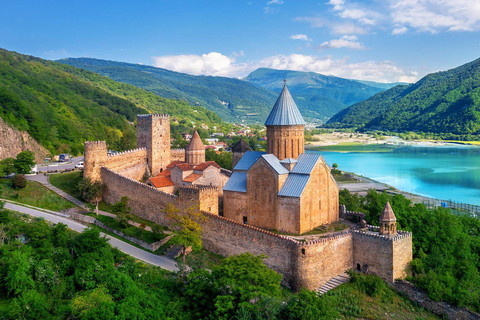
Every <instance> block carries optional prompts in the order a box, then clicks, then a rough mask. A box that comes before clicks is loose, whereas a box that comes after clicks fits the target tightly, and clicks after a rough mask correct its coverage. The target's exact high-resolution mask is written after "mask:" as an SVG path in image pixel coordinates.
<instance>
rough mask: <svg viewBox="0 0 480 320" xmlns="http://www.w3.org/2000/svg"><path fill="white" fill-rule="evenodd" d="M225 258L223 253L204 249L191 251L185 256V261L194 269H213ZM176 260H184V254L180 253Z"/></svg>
mask: <svg viewBox="0 0 480 320" xmlns="http://www.w3.org/2000/svg"><path fill="white" fill-rule="evenodd" d="M223 259H225V258H224V257H222V256H221V255H218V254H215V253H213V252H210V251H207V250H205V249H202V250H200V251H199V252H190V253H189V254H188V255H187V257H186V258H185V263H186V264H187V265H188V266H190V267H192V268H193V269H194V270H198V269H210V270H212V269H213V268H214V267H216V266H218V265H220V263H221V262H222V260H223ZM176 260H177V261H182V256H181V255H180V256H179V257H178V258H177V259H176Z"/></svg>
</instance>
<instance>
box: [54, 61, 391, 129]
mask: <svg viewBox="0 0 480 320" xmlns="http://www.w3.org/2000/svg"><path fill="white" fill-rule="evenodd" d="M58 62H60V63H64V64H68V65H70V66H74V67H77V68H82V69H86V70H89V71H93V72H96V73H99V74H101V75H104V76H108V77H110V78H111V79H113V80H115V81H120V82H124V83H128V84H133V85H135V86H137V87H140V88H143V89H145V90H148V91H151V92H153V93H155V94H157V95H159V96H162V97H165V98H170V99H180V100H184V101H187V102H188V103H190V104H192V105H201V106H204V107H205V108H207V109H208V110H211V111H213V112H215V113H216V114H218V115H219V116H220V117H222V119H223V120H224V121H229V122H240V120H246V121H248V122H252V123H263V122H264V121H265V119H266V117H267V116H268V114H269V112H270V109H271V108H272V106H273V104H274V103H275V100H276V98H277V97H278V94H279V92H280V91H281V89H282V85H283V79H284V78H287V79H288V80H287V81H288V82H287V84H288V87H289V89H290V92H291V93H292V95H293V97H294V99H295V101H296V102H297V105H298V107H299V109H300V111H301V112H302V114H303V115H304V116H305V117H306V118H307V119H309V120H311V121H314V122H315V121H318V120H321V121H324V120H326V119H328V118H330V117H331V116H333V115H334V114H335V113H337V112H338V111H340V110H342V109H344V108H346V107H347V106H349V105H351V104H353V103H356V102H358V101H361V100H364V99H367V98H369V97H370V96H372V95H374V94H376V93H378V92H380V91H383V90H385V86H387V88H390V87H391V86H393V85H395V84H376V83H374V82H372V83H369V84H364V83H360V82H358V81H355V80H348V79H342V78H338V77H332V76H324V75H321V74H318V73H314V72H299V71H284V70H274V69H265V68H262V69H257V70H256V71H254V72H252V73H251V74H250V75H248V76H247V77H246V78H245V79H243V80H240V79H233V78H225V77H213V76H192V75H188V74H184V73H179V72H174V71H170V70H166V69H162V68H156V67H153V66H146V65H140V64H132V63H125V62H116V61H107V60H99V59H91V58H68V59H62V60H58ZM375 85H376V86H375Z"/></svg>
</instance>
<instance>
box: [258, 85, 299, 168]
mask: <svg viewBox="0 0 480 320" xmlns="http://www.w3.org/2000/svg"><path fill="white" fill-rule="evenodd" d="M283 81H284V85H283V90H282V92H281V93H280V96H279V97H278V99H277V102H275V106H274V107H273V109H272V111H271V112H270V115H269V116H268V118H267V120H266V121H265V126H267V153H270V154H274V155H275V156H276V157H277V158H278V159H279V160H283V159H285V158H293V159H297V157H298V156H299V155H300V154H302V153H304V152H305V146H304V130H305V120H303V117H302V115H301V114H300V111H299V110H298V108H297V105H296V104H295V101H293V98H292V96H291V95H290V92H289V91H288V89H287V85H286V80H283Z"/></svg>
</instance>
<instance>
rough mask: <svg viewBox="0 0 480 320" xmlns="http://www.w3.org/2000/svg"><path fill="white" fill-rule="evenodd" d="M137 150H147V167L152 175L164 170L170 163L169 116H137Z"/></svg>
mask: <svg viewBox="0 0 480 320" xmlns="http://www.w3.org/2000/svg"><path fill="white" fill-rule="evenodd" d="M137 148H146V149H147V161H148V167H149V169H150V172H151V173H152V175H156V174H158V173H160V171H161V170H162V169H165V168H166V167H167V165H168V164H169V163H170V162H171V161H170V160H171V157H170V116H169V115H167V114H161V115H159V114H139V115H137Z"/></svg>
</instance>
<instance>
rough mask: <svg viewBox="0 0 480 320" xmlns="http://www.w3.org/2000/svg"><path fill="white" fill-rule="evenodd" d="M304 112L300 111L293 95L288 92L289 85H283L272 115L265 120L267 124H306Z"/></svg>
mask: <svg viewBox="0 0 480 320" xmlns="http://www.w3.org/2000/svg"><path fill="white" fill-rule="evenodd" d="M304 124H305V120H303V117H302V114H301V113H300V111H298V108H297V105H296V104H295V101H293V98H292V95H291V94H290V92H288V89H287V86H283V90H282V92H281V93H280V96H279V97H278V99H277V102H275V105H274V106H273V109H272V111H271V112H270V115H269V116H268V118H267V120H266V121H265V125H266V126H293V125H304Z"/></svg>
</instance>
